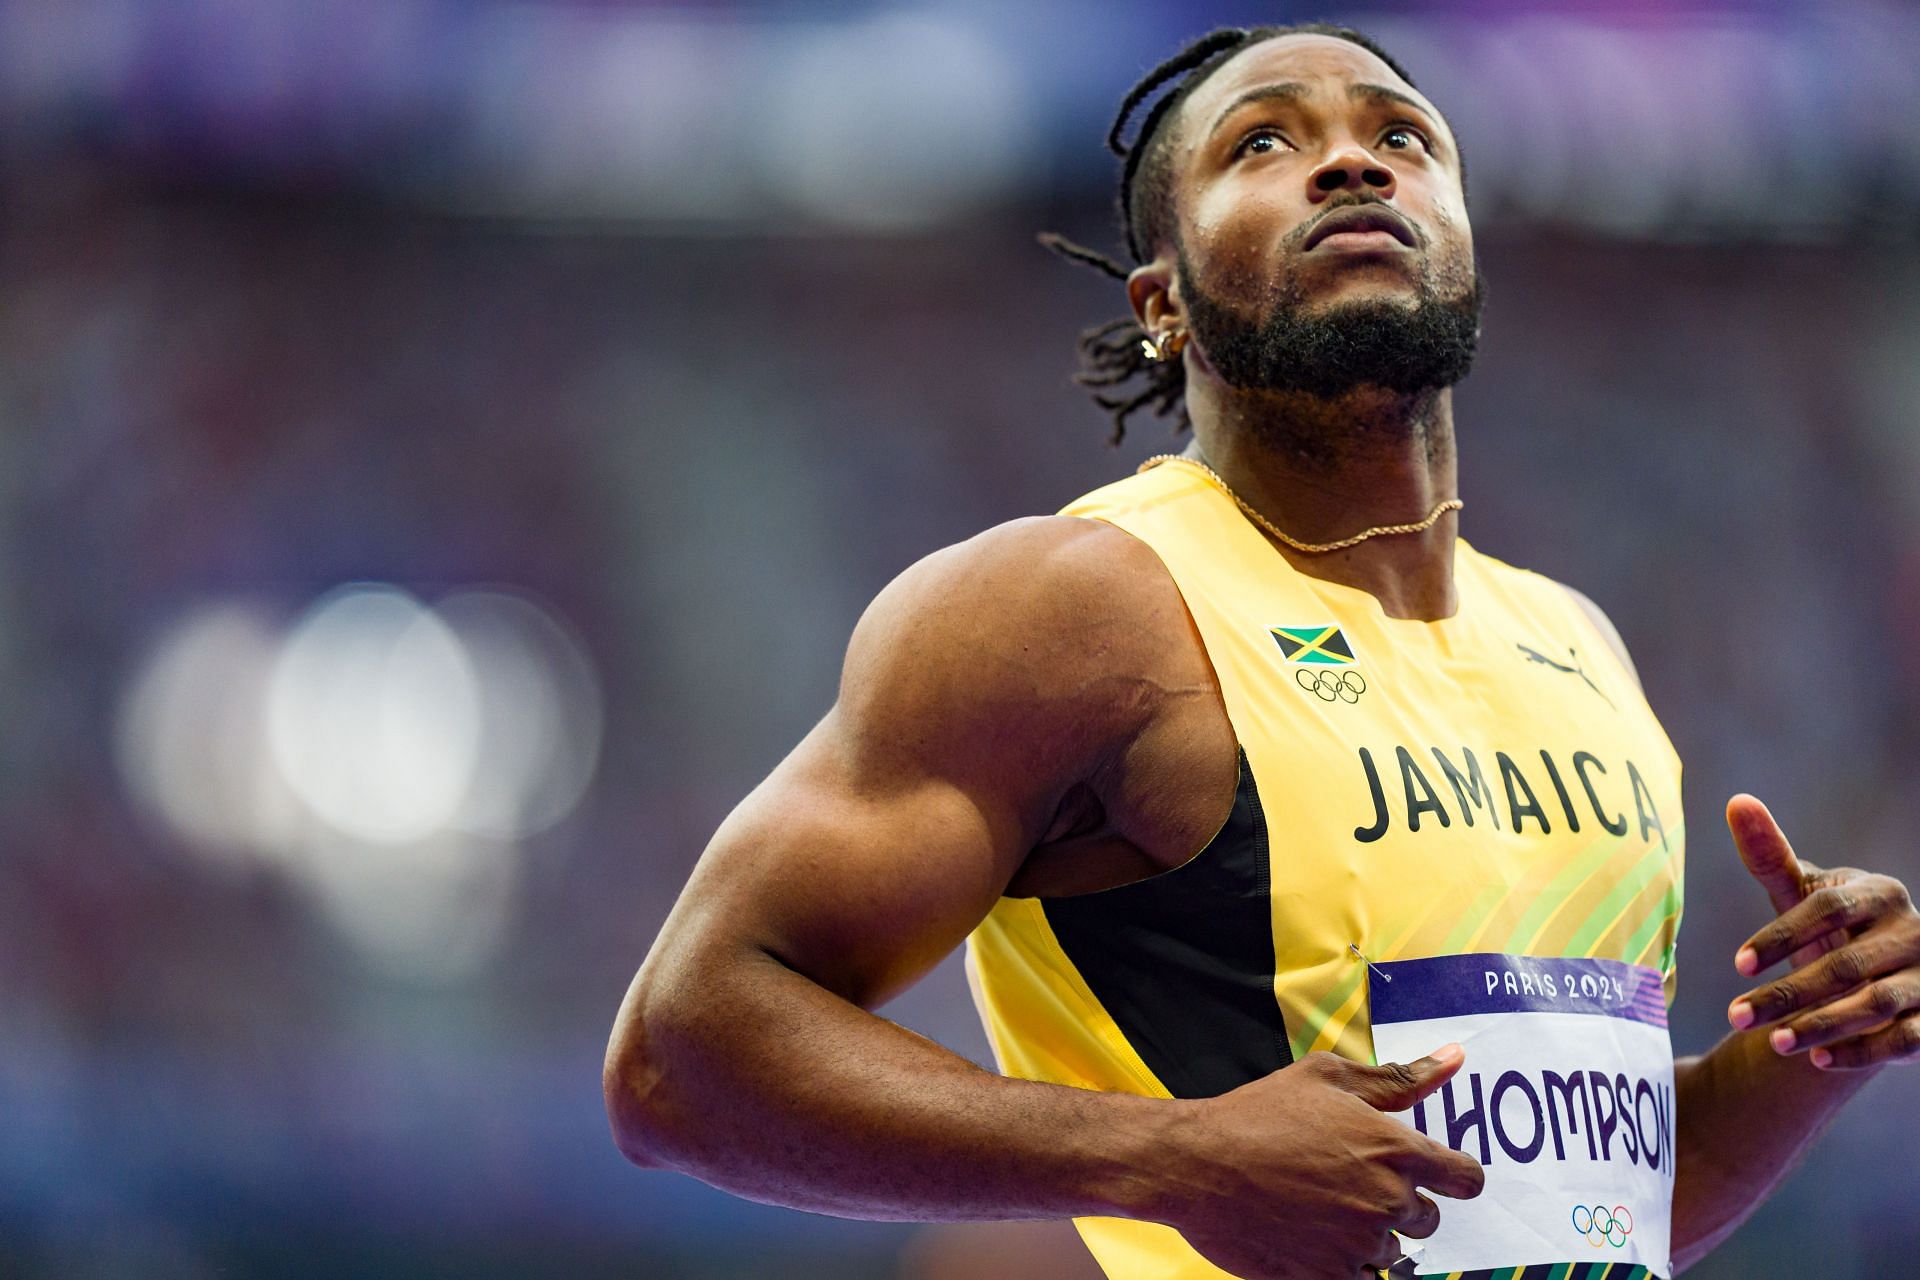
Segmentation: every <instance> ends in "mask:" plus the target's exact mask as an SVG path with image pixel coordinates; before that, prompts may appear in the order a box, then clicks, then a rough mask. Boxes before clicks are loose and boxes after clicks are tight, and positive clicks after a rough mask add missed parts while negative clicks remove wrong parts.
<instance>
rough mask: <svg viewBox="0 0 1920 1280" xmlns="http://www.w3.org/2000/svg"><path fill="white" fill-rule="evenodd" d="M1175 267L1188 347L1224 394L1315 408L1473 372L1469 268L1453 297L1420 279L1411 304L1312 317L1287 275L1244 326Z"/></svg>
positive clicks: (1476, 316)
mask: <svg viewBox="0 0 1920 1280" xmlns="http://www.w3.org/2000/svg"><path fill="white" fill-rule="evenodd" d="M1179 266H1180V279H1181V282H1182V286H1183V287H1182V289H1181V294H1182V296H1183V297H1184V299H1185V301H1186V304H1187V321H1188V325H1189V327H1190V329H1191V330H1192V333H1193V337H1194V340H1195V341H1196V342H1197V343H1199V345H1200V349H1201V351H1203V352H1204V353H1205V354H1206V357H1207V360H1208V362H1209V363H1210V364H1212V366H1213V368H1214V371H1215V372H1216V373H1218V374H1219V376H1220V378H1221V380H1222V381H1223V382H1225V383H1226V384H1227V385H1228V386H1230V387H1235V388H1237V389H1240V390H1246V391H1254V390H1258V391H1278V392H1292V393H1295V394H1298V395H1305V396H1309V397H1312V398H1314V399H1317V400H1335V399H1339V398H1341V397H1344V396H1348V395H1350V394H1352V393H1353V392H1356V391H1359V390H1362V389H1365V388H1373V389H1377V390H1380V391H1385V392H1389V393H1393V394H1396V395H1403V396H1418V395H1420V394H1422V393H1426V392H1432V391H1436V390H1438V389H1440V388H1442V387H1450V386H1453V385H1454V384H1455V383H1457V382H1459V381H1460V380H1461V379H1462V378H1465V377H1466V376H1467V372H1468V370H1470V369H1471V368H1472V367H1473V357H1474V352H1475V350H1476V348H1477V347H1478V345H1479V340H1480V307H1481V302H1482V300H1483V297H1484V294H1485V289H1484V286H1483V284H1482V281H1481V279H1480V275H1479V272H1478V270H1477V269H1476V270H1475V271H1474V272H1473V275H1472V277H1471V280H1470V282H1469V283H1468V285H1467V286H1466V288H1465V289H1464V291H1457V296H1455V297H1451V298H1445V297H1442V296H1441V295H1440V292H1439V290H1438V288H1437V287H1436V286H1435V284H1434V281H1433V278H1432V274H1431V273H1430V272H1425V273H1422V276H1421V279H1420V282H1419V285H1418V286H1417V289H1416V292H1415V297H1414V301H1413V303H1412V304H1411V305H1408V304H1406V303H1403V302H1387V301H1365V302H1343V303H1336V304H1334V305H1333V306H1330V307H1324V308H1321V309H1318V310H1308V308H1307V307H1306V305H1305V302H1304V300H1303V299H1302V297H1301V294H1300V288H1299V284H1298V282H1297V281H1296V280H1295V279H1294V278H1293V276H1292V273H1291V272H1289V273H1288V275H1287V278H1286V279H1285V280H1283V281H1282V282H1281V285H1280V288H1279V289H1278V291H1277V295H1276V297H1275V299H1274V302H1273V305H1272V308H1271V309H1270V310H1269V311H1268V313H1267V314H1266V315H1265V316H1263V317H1257V318H1253V319H1248V318H1247V317H1245V316H1242V315H1239V314H1237V313H1236V312H1234V311H1232V310H1230V309H1229V308H1227V307H1226V306H1225V305H1224V304H1222V303H1221V302H1220V301H1219V300H1218V299H1216V298H1215V297H1214V296H1213V295H1211V294H1209V293H1208V292H1206V290H1205V289H1203V288H1202V287H1201V286H1200V284H1199V277H1198V276H1197V275H1196V274H1195V273H1194V270H1193V268H1192V266H1191V265H1190V264H1189V263H1188V261H1187V256H1186V251H1185V250H1184V249H1181V250H1180V251H1179ZM1462 274H1464V273H1462ZM1456 278H1457V277H1456Z"/></svg>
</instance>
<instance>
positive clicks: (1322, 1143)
mask: <svg viewBox="0 0 1920 1280" xmlns="http://www.w3.org/2000/svg"><path fill="white" fill-rule="evenodd" d="M1465 1060H1466V1055H1465V1054H1464V1053H1462V1052H1461V1050H1460V1047H1459V1046H1458V1045H1448V1046H1446V1047H1445V1048H1443V1049H1440V1050H1437V1051H1436V1052H1434V1053H1433V1054H1432V1055H1430V1056H1428V1057H1425V1058H1422V1059H1420V1060H1419V1061H1418V1062H1413V1063H1409V1064H1407V1065H1405V1066H1402V1065H1399V1064H1398V1063H1392V1064H1388V1065H1386V1066H1379V1067H1369V1066H1365V1065H1362V1064H1361V1063H1357V1062H1351V1061H1349V1060H1347V1059H1345V1058H1340V1057H1336V1056H1334V1055H1333V1054H1330V1053H1311V1054H1308V1055H1307V1056H1306V1057H1305V1058H1302V1059H1301V1060H1300V1061H1299V1062H1296V1063H1294V1064H1293V1065H1292V1066H1289V1067H1284V1068H1282V1069H1281V1070H1279V1071H1276V1072H1274V1073H1273V1074H1272V1075H1269V1076H1264V1077H1262V1078H1261V1079H1259V1080H1255V1081H1253V1082H1252V1083H1251V1084H1246V1085H1242V1086H1241V1087H1240V1088H1238V1089H1235V1090H1234V1091H1233V1092H1231V1093H1226V1094H1222V1095H1221V1096H1220V1097H1218V1098H1209V1099H1207V1100H1206V1101H1204V1102H1200V1103H1196V1104H1195V1111H1194V1113H1193V1114H1194V1119H1195V1123H1193V1124H1191V1125H1189V1126H1187V1127H1186V1129H1185V1130H1184V1131H1183V1135H1182V1137H1181V1138H1180V1139H1179V1140H1178V1142H1177V1144H1176V1146H1177V1150H1175V1151H1174V1152H1172V1153H1170V1157H1169V1161H1168V1167H1167V1169H1166V1177H1167V1179H1168V1185H1169V1186H1170V1187H1171V1188H1174V1191H1173V1199H1174V1201H1175V1204H1174V1207H1173V1208H1172V1209H1171V1211H1170V1212H1169V1213H1168V1214H1167V1215H1166V1217H1165V1218H1164V1219H1163V1220H1164V1221H1166V1222H1168V1223H1169V1224H1170V1225H1172V1226H1174V1227H1176V1228H1178V1229H1179V1231H1180V1232H1181V1234H1182V1235H1184V1236H1185V1237H1186V1239H1187V1243H1189V1244H1191V1245H1192V1246H1193V1247H1194V1248H1195V1249H1197V1250H1199V1251H1200V1253H1202V1254H1203V1255H1205V1256H1206V1257H1207V1258H1208V1259H1209V1260H1210V1261H1211V1262H1213V1263H1214V1264H1215V1265H1216V1266H1218V1267H1220V1268H1222V1269H1223V1270H1226V1271H1229V1272H1231V1273H1232V1274H1234V1275H1235V1276H1240V1277H1243V1278H1244V1280H1296V1278H1297V1280H1307V1278H1308V1277H1311V1278H1312V1280H1325V1277H1328V1276H1338V1277H1355V1276H1366V1277H1368V1278H1369V1280H1371V1278H1372V1277H1373V1276H1374V1274H1375V1269H1376V1268H1379V1269H1384V1268H1386V1267H1390V1266H1392V1265H1393V1263H1394V1262H1396V1261H1398V1259H1399V1257H1400V1248H1399V1245H1398V1244H1397V1243H1396V1242H1395V1240H1394V1238H1393V1233H1394V1232H1395V1231H1398V1232H1399V1233H1400V1234H1401V1235H1404V1236H1410V1237H1413V1238H1415V1239H1425V1238H1426V1237H1428V1236H1430V1235H1432V1234H1433V1232H1434V1229H1435V1228H1437V1227H1438V1226H1439V1225H1440V1209H1439V1207H1438V1206H1436V1205H1435V1204H1434V1202H1433V1201H1432V1200H1430V1199H1428V1198H1427V1197H1426V1196H1424V1195H1421V1194H1420V1192H1419V1190H1418V1189H1419V1188H1420V1187H1426V1188H1428V1189H1429V1190H1432V1191H1436V1192H1438V1193H1439V1194H1441V1195H1443V1196H1451V1197H1454V1198H1456V1199H1467V1198H1469V1197H1472V1196H1477V1195H1479V1194H1480V1190H1481V1188H1482V1187H1483V1186H1485V1185H1486V1174H1485V1171H1484V1170H1482V1169H1481V1167H1480V1164H1479V1162H1478V1161H1476V1160H1475V1159H1474V1158H1473V1157H1472V1156H1469V1155H1466V1154H1464V1153H1462V1152H1458V1151H1454V1150H1451V1149H1449V1148H1448V1147H1446V1146H1443V1145H1442V1144H1440V1143H1438V1142H1435V1141H1434V1140H1433V1139H1431V1138H1429V1137H1427V1136H1425V1135H1424V1134H1422V1133H1419V1132H1418V1131H1416V1130H1414V1129H1413V1128H1411V1127H1409V1126H1407V1125H1404V1124H1401V1123H1400V1122H1399V1121H1397V1120H1391V1119H1388V1118H1387V1117H1386V1116H1384V1115H1382V1114H1381V1113H1382V1112H1384V1111H1404V1110H1406V1109H1407V1108H1408V1107H1411V1106H1412V1105H1413V1104H1414V1103H1415V1102H1417V1101H1419V1100H1420V1099H1421V1098H1424V1097H1426V1096H1427V1095H1428V1094H1430V1093H1432V1092H1433V1091H1434V1090H1435V1089H1438V1088H1439V1087H1440V1086H1441V1085H1442V1084H1444V1083H1445V1082H1446V1081H1447V1080H1448V1079H1450V1078H1451V1077H1452V1076H1453V1074H1454V1072H1456V1071H1458V1070H1459V1069H1460V1064H1461V1063H1462V1062H1464V1061H1465Z"/></svg>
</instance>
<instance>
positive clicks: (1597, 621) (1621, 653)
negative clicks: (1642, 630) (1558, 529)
mask: <svg viewBox="0 0 1920 1280" xmlns="http://www.w3.org/2000/svg"><path fill="white" fill-rule="evenodd" d="M1548 581H1552V579H1548ZM1554 585H1555V586H1557V587H1559V588H1560V589H1561V590H1562V591H1564V592H1566V593H1567V594H1568V595H1569V596H1571V597H1573V602H1574V603H1575V604H1577V605H1579V606H1580V611H1581V612H1582V613H1584V614H1586V615H1587V618H1588V620H1589V621H1591V622H1592V623H1593V627H1594V630H1596V631H1598V632H1599V633H1600V635H1601V638H1602V639H1604V640H1605V641H1606V642H1607V644H1608V645H1609V646H1611V647H1612V649H1613V652H1614V653H1615V654H1616V655H1617V656H1618V657H1619V659H1620V665H1621V666H1623V667H1625V668H1626V669H1627V674H1628V675H1630V676H1632V677H1633V682H1634V683H1635V684H1639V683H1640V671H1639V669H1638V668H1636V667H1635V666H1634V665H1633V656H1632V655H1631V654H1629V653H1628V652H1627V642H1626V641H1624V640H1622V639H1621V638H1620V631H1619V629H1618V628H1616V627H1615V626H1614V625H1613V619H1611V618H1609V617H1608V616H1607V614H1606V611H1605V610H1604V609H1602V608H1601V607H1600V606H1599V605H1597V604H1595V603H1594V602H1593V601H1592V600H1591V599H1589V598H1588V596H1587V595H1586V593H1585V592H1583V591H1579V590H1577V589H1575V588H1573V587H1570V586H1568V585H1567V584H1566V583H1564V582H1555V583H1554Z"/></svg>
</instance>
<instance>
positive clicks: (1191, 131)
mask: <svg viewBox="0 0 1920 1280" xmlns="http://www.w3.org/2000/svg"><path fill="white" fill-rule="evenodd" d="M1289 82H1291V83H1296V84H1301V85H1305V86H1306V89H1307V92H1308V93H1309V94H1311V95H1313V96H1315V97H1321V96H1323V95H1324V96H1329V97H1333V98H1336V99H1338V100H1341V101H1345V100H1347V95H1346V89H1347V86H1349V85H1355V84H1376V85H1383V86H1385V87H1387V88H1389V89H1393V90H1396V91H1397V92H1400V93H1404V94H1406V95H1407V96H1408V97H1410V98H1412V99H1413V100H1414V101H1416V102H1419V103H1421V104H1422V105H1423V106H1425V108H1426V110H1427V113H1428V114H1429V115H1431V116H1432V117H1433V118H1434V120H1435V121H1436V122H1438V123H1439V124H1440V125H1441V126H1442V127H1443V128H1444V127H1445V124H1446V122H1445V119H1444V118H1443V117H1442V116H1441V115H1440V112H1439V110H1438V109H1437V108H1435V107H1434V105H1433V104H1432V103H1431V102H1428V101H1427V99H1426V97H1425V96H1424V95H1423V94H1422V93H1421V92H1420V91H1419V90H1418V89H1416V88H1414V87H1413V86H1412V85H1410V84H1408V83H1407V82H1406V81H1405V80H1403V79H1402V78H1401V77H1400V76H1399V75H1398V74H1397V73H1396V72H1395V71H1394V69H1393V68H1392V67H1390V66H1388V65H1387V64H1386V63H1385V62H1383V61H1382V60H1381V59H1380V57H1379V56H1378V55H1377V54H1374V53H1371V52H1369V51H1368V50H1366V49H1363V48H1361V47H1360V46H1359V45H1357V44H1355V43H1354V42H1353V41H1351V40H1343V39H1341V38H1340V37H1338V36H1323V35H1307V34H1302V35H1289V36H1275V37H1274V38H1272V39H1271V40H1263V41H1261V42H1260V43H1259V44H1256V45H1254V46H1252V47H1251V48H1248V49H1242V50H1241V51H1240V52H1239V53H1236V54H1234V55H1233V56H1232V57H1231V58H1228V59H1227V60H1226V61H1225V62H1223V63H1221V64H1220V66H1219V68H1218V69H1217V70H1215V71H1214V73H1213V74H1212V75H1211V76H1209V77H1207V79H1206V81H1205V83H1203V84H1201V85H1200V87H1199V88H1197V89H1195V90H1194V91H1193V93H1192V94H1190V95H1189V96H1188V97H1187V100H1186V101H1185V102H1183V103H1181V104H1180V118H1179V121H1178V123H1179V133H1178V138H1179V140H1180V141H1181V142H1182V143H1192V142H1195V141H1197V140H1198V139H1200V138H1202V137H1204V136H1205V135H1206V130H1207V129H1208V128H1209V127H1210V126H1211V125H1212V124H1213V122H1214V119H1215V118H1216V117H1217V116H1218V115H1219V114H1220V112H1221V110H1222V109H1223V108H1224V107H1225V106H1226V105H1227V104H1228V103H1230V102H1232V101H1234V99H1236V98H1238V97H1239V96H1240V95H1241V94H1243V93H1245V92H1246V91H1247V90H1249V89H1256V88H1259V87H1260V86H1262V85H1269V84H1285V83H1289Z"/></svg>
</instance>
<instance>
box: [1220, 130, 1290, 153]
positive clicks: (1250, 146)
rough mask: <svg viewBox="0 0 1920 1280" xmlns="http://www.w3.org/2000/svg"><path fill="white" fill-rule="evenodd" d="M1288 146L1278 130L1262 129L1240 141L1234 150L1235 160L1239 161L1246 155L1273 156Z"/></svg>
mask: <svg viewBox="0 0 1920 1280" xmlns="http://www.w3.org/2000/svg"><path fill="white" fill-rule="evenodd" d="M1286 145H1287V140H1286V139H1285V138H1284V137H1282V136H1281V135H1280V132H1279V131H1278V130H1277V129H1273V128H1268V127H1262V128H1259V129H1255V130H1254V131H1253V132H1252V133H1249V134H1248V135H1247V136H1246V137H1244V138H1242V139H1240V141H1239V144H1238V145H1236V146H1235V147H1234V149H1233V158H1234V159H1235V160H1238V159H1239V158H1240V157H1242V156H1246V155H1262V156H1263V155H1271V154H1272V153H1273V152H1275V151H1278V150H1280V149H1281V148H1282V147H1284V146H1286Z"/></svg>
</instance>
